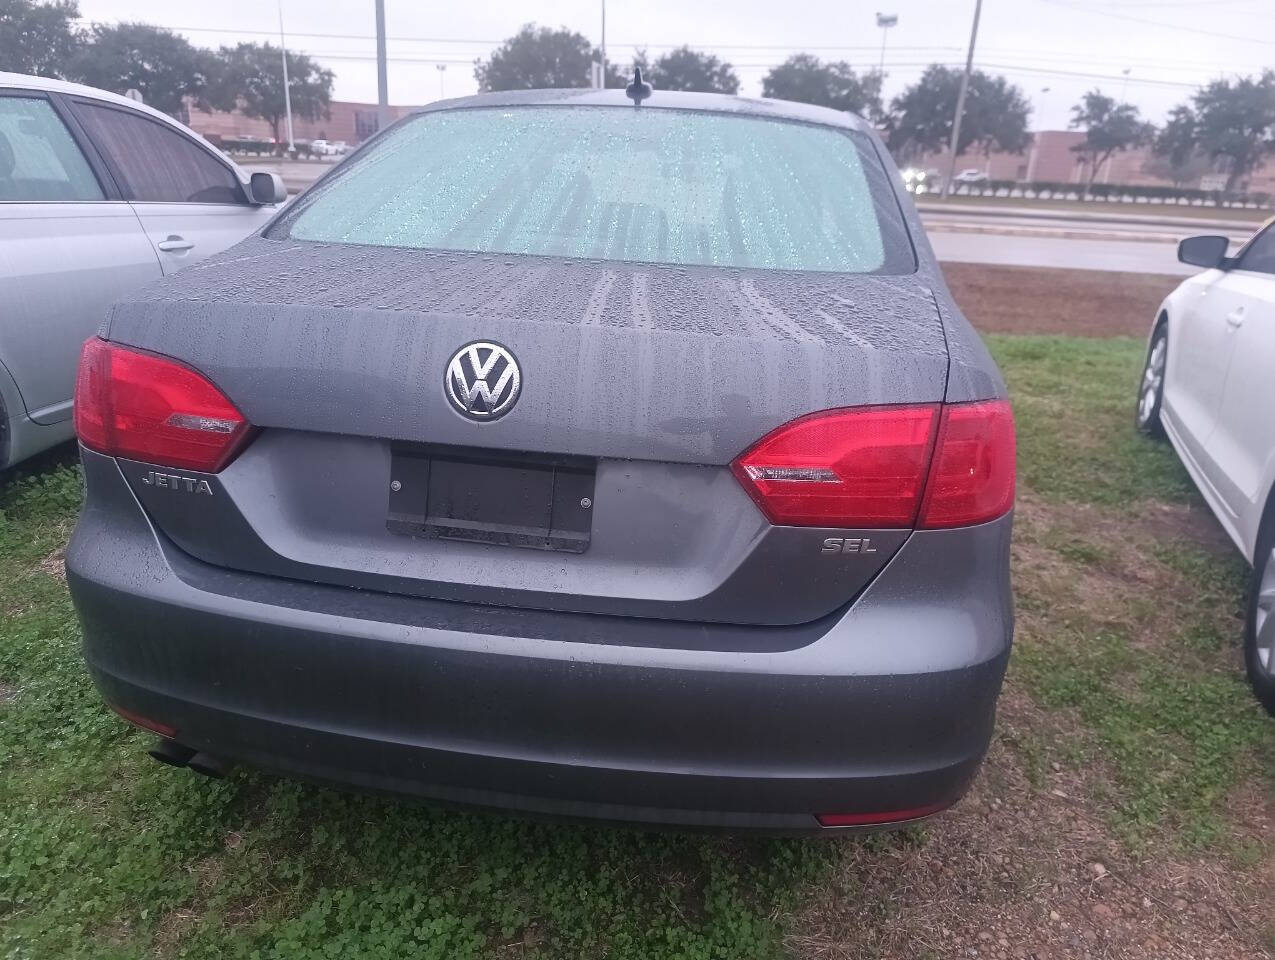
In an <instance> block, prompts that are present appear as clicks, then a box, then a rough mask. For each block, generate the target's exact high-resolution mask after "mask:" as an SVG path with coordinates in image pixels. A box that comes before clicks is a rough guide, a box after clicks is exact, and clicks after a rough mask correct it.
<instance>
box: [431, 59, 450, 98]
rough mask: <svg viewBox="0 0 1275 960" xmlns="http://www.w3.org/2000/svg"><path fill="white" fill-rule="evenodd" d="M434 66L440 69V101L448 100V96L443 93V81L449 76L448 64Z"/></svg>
mask: <svg viewBox="0 0 1275 960" xmlns="http://www.w3.org/2000/svg"><path fill="white" fill-rule="evenodd" d="M434 66H436V67H437V68H438V99H439V100H446V99H447V94H446V93H445V92H444V91H443V79H444V77H445V76H446V75H447V64H445V63H436V64H434Z"/></svg>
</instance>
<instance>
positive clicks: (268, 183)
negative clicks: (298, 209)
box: [248, 170, 288, 204]
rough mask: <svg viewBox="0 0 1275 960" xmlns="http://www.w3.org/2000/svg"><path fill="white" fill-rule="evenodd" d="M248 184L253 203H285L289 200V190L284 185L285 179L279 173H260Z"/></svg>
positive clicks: (254, 175) (253, 176) (255, 174)
mask: <svg viewBox="0 0 1275 960" xmlns="http://www.w3.org/2000/svg"><path fill="white" fill-rule="evenodd" d="M248 183H249V188H250V189H249V193H250V194H251V195H252V202H253V203H256V204H267V203H283V202H284V201H285V200H287V199H288V188H287V187H285V186H284V185H283V177H281V176H279V174H277V173H266V172H265V171H264V170H262V171H258V172H257V173H254V174H253V175H252V179H251V180H250V181H249V182H248Z"/></svg>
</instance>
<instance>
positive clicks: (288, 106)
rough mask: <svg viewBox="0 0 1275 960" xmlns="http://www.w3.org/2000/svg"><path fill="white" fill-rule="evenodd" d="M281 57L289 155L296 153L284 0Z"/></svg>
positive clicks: (281, 23)
mask: <svg viewBox="0 0 1275 960" xmlns="http://www.w3.org/2000/svg"><path fill="white" fill-rule="evenodd" d="M279 56H280V57H281V58H282V59H283V112H284V115H285V116H286V117H287V118H288V153H295V152H296V150H297V145H296V142H295V141H294V140H293V136H292V91H291V89H289V84H288V41H287V40H286V39H284V36H283V0H279Z"/></svg>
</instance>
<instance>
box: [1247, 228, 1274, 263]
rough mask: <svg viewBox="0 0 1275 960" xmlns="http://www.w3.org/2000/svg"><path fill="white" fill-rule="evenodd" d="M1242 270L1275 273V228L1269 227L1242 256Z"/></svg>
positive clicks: (1252, 242) (1250, 244)
mask: <svg viewBox="0 0 1275 960" xmlns="http://www.w3.org/2000/svg"><path fill="white" fill-rule="evenodd" d="M1238 268H1239V269H1240V270H1254V271H1256V272H1257V273H1275V228H1271V227H1267V228H1266V229H1265V230H1263V231H1262V232H1261V233H1259V234H1258V235H1257V236H1256V237H1254V238H1253V240H1252V241H1251V242H1250V243H1249V245H1248V246H1247V247H1245V248H1244V252H1243V253H1242V254H1240V262H1239V266H1238Z"/></svg>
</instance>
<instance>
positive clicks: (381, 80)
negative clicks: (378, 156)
mask: <svg viewBox="0 0 1275 960" xmlns="http://www.w3.org/2000/svg"><path fill="white" fill-rule="evenodd" d="M389 125H390V84H389V77H388V75H387V72H386V69H385V0H376V129H377V130H384V129H385V128H386V127H388V126H389Z"/></svg>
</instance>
